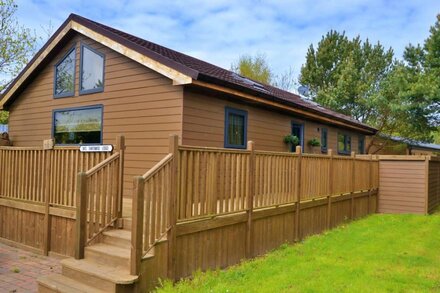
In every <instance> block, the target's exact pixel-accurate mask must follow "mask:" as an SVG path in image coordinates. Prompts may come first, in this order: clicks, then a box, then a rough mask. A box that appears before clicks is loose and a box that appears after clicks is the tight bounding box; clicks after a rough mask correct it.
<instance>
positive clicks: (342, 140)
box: [338, 133, 351, 154]
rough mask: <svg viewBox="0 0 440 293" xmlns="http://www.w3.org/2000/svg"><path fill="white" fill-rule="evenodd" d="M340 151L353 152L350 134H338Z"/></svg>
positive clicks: (343, 152) (341, 152)
mask: <svg viewBox="0 0 440 293" xmlns="http://www.w3.org/2000/svg"><path fill="white" fill-rule="evenodd" d="M338 153H340V154H350V153H351V136H350V135H348V134H342V133H339V134H338Z"/></svg>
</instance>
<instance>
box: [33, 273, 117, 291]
mask: <svg viewBox="0 0 440 293" xmlns="http://www.w3.org/2000/svg"><path fill="white" fill-rule="evenodd" d="M38 292H40V293H49V292H63V293H105V292H108V291H103V290H99V289H97V288H95V287H91V286H88V285H85V284H84V283H82V282H80V281H77V280H74V279H71V278H68V277H66V276H63V275H58V274H57V275H48V276H44V277H40V278H38Z"/></svg>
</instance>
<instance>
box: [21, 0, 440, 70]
mask: <svg viewBox="0 0 440 293" xmlns="http://www.w3.org/2000/svg"><path fill="white" fill-rule="evenodd" d="M17 4H18V6H19V7H18V18H19V21H20V22H21V23H22V24H24V25H26V26H28V27H30V28H34V29H35V30H36V31H37V33H39V34H42V35H44V32H43V30H42V29H41V27H42V26H46V27H47V26H48V25H49V23H51V24H52V25H53V27H54V29H56V28H58V26H59V25H60V24H61V23H62V22H63V21H64V20H65V18H67V16H68V15H69V14H70V13H71V12H73V13H77V14H80V15H82V16H85V17H88V18H91V19H93V20H96V21H98V22H102V23H104V24H107V25H110V26H113V27H115V28H118V29H121V30H124V31H126V32H129V33H131V34H134V35H137V36H139V37H142V38H145V39H147V40H150V41H153V42H156V43H159V44H161V45H164V46H167V47H170V48H172V49H175V50H177V51H181V52H184V53H186V54H189V55H192V56H194V57H197V58H201V59H203V60H205V61H208V62H211V63H214V64H216V65H219V66H221V67H224V68H227V69H229V68H230V65H231V63H233V62H234V61H236V60H237V59H238V57H239V56H240V55H242V54H245V53H249V54H256V53H262V54H265V55H266V57H267V59H268V61H269V62H270V64H271V66H272V68H273V69H274V71H275V72H276V73H278V74H279V73H282V72H285V71H287V70H288V69H289V68H290V67H291V68H293V70H294V72H295V75H297V74H298V73H299V71H300V67H301V64H303V63H304V60H305V54H306V52H307V48H308V46H309V45H310V44H311V43H313V44H316V43H317V42H318V41H319V40H320V39H321V36H322V35H323V34H325V33H326V32H327V31H329V30H330V29H335V30H338V31H346V33H347V35H348V36H356V35H358V34H359V35H360V36H361V37H362V38H363V39H365V38H369V39H370V41H372V42H377V41H380V42H381V43H382V44H383V45H385V46H386V47H389V46H391V47H393V49H394V51H395V53H396V57H400V56H401V55H402V52H403V49H404V47H405V46H406V45H407V44H408V43H409V42H412V43H414V44H415V43H422V42H423V40H424V39H426V38H427V36H428V35H429V27H430V26H431V25H432V24H433V23H434V22H435V16H436V14H437V13H440V1H439V0H437V1H434V0H426V1H415V0H414V1H410V0H400V1H385V0H366V1H364V0H352V1H349V0H340V1H335V0H327V1H325V0H323V1H321V0H316V1H307V0H305V1H248V0H241V1H224V0H218V1H215V0H211V1H209V0H208V1H198V0H185V1H166V0H135V1H118V0H88V1H75V0H71V1H57V0H49V1H46V0H17Z"/></svg>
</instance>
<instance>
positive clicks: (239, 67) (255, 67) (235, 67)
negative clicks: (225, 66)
mask: <svg viewBox="0 0 440 293" xmlns="http://www.w3.org/2000/svg"><path fill="white" fill-rule="evenodd" d="M231 70H232V71H234V72H235V73H238V74H240V75H242V76H246V77H248V78H250V79H253V80H255V81H258V82H261V83H264V84H271V82H272V80H273V78H274V74H273V72H272V70H271V69H270V67H269V63H268V62H267V59H266V55H264V54H257V55H255V56H251V55H241V56H240V57H239V58H238V61H237V63H235V64H232V65H231Z"/></svg>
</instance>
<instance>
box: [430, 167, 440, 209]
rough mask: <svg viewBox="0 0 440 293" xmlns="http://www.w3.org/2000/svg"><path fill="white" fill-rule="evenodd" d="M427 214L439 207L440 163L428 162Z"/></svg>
mask: <svg viewBox="0 0 440 293" xmlns="http://www.w3.org/2000/svg"><path fill="white" fill-rule="evenodd" d="M428 184H429V185H428V186H429V187H428V212H429V213H432V212H434V211H435V210H436V209H437V208H438V207H439V206H440V161H437V160H436V161H429V183H428Z"/></svg>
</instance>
